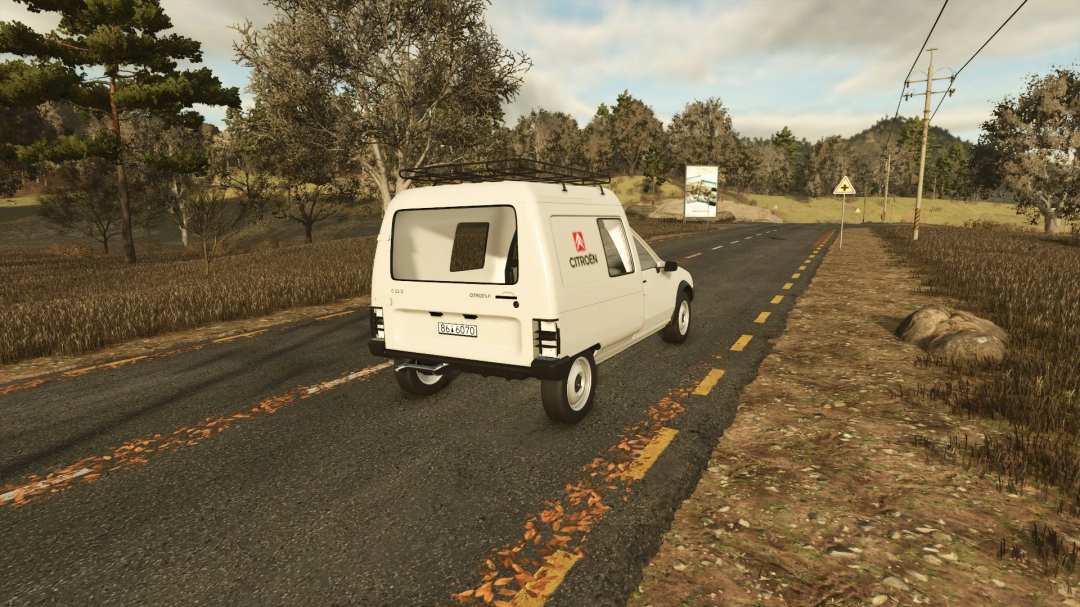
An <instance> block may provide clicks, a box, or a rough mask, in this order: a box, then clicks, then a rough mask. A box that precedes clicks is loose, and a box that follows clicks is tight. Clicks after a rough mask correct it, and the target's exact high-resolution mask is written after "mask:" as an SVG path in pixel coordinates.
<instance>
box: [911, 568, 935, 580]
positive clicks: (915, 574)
mask: <svg viewBox="0 0 1080 607" xmlns="http://www.w3.org/2000/svg"><path fill="white" fill-rule="evenodd" d="M907 573H908V575H910V576H911V577H913V578H915V579H917V580H919V581H920V582H929V581H930V578H928V577H926V575H924V574H922V573H919V572H918V571H912V570H911V569H908V571H907Z"/></svg>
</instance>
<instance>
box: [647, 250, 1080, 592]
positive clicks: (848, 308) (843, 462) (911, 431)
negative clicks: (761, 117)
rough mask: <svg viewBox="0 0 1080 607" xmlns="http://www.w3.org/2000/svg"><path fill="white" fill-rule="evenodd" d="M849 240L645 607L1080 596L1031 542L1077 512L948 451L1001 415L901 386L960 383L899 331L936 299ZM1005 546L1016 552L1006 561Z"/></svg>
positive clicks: (759, 388)
mask: <svg viewBox="0 0 1080 607" xmlns="http://www.w3.org/2000/svg"><path fill="white" fill-rule="evenodd" d="M845 236H846V238H845V241H844V249H843V251H842V252H839V251H837V247H836V245H835V244H834V245H833V246H832V247H831V248H830V251H829V253H828V255H827V256H826V257H825V259H824V261H823V264H822V266H821V268H820V269H819V271H818V272H817V275H816V276H815V278H814V280H813V282H812V283H811V285H810V287H809V288H808V289H807V291H806V293H805V294H803V295H802V296H801V297H800V298H799V299H798V301H797V303H796V305H795V308H794V309H793V310H792V312H791V314H790V316H789V318H788V323H787V328H786V330H785V332H784V334H783V335H782V336H781V337H780V338H779V339H777V340H776V342H775V344H774V346H773V349H772V351H771V353H770V354H769V355H768V357H767V358H766V359H765V360H764V361H763V362H762V364H761V367H760V370H759V373H758V377H757V379H755V381H754V382H753V383H752V384H750V385H749V386H748V387H747V388H746V391H745V392H744V393H743V396H742V398H741V401H740V405H739V413H738V415H737V417H736V419H735V422H734V423H733V424H732V426H731V427H730V428H729V429H728V430H727V431H726V432H725V434H724V436H723V437H722V438H721V439H720V441H719V443H718V444H717V446H716V449H715V450H714V451H713V453H712V456H711V459H710V462H709V468H708V470H707V471H706V472H705V474H704V476H703V477H702V479H701V480H700V481H699V483H698V486H697V488H696V490H695V492H694V494H693V496H692V497H691V498H690V499H688V500H686V501H685V502H684V503H683V506H682V508H681V509H680V510H679V511H678V512H677V513H676V516H675V519H674V521H673V523H672V526H671V529H670V530H669V532H668V533H667V534H665V536H664V541H663V544H662V546H661V548H660V550H659V551H658V552H657V554H656V555H655V556H654V557H653V559H652V561H651V563H650V564H649V565H648V566H647V567H646V568H645V570H644V572H643V578H642V581H641V584H640V586H639V589H638V592H637V593H635V594H634V596H633V597H632V598H631V600H630V601H629V605H631V606H634V607H642V606H646V605H652V606H655V607H661V606H668V605H671V606H675V605H680V606H684V605H768V604H775V605H782V604H787V605H805V604H822V603H831V602H836V603H843V604H871V605H882V604H897V603H900V604H913V603H914V604H920V603H934V604H939V603H941V602H953V603H956V604H962V605H985V604H995V603H1003V604H1008V603H1014V604H1015V603H1018V602H1022V601H1027V602H1036V603H1037V602H1039V601H1045V602H1046V604H1063V602H1064V604H1069V605H1076V606H1080V597H1076V596H1073V597H1071V598H1070V597H1069V594H1070V592H1071V591H1070V590H1068V589H1066V587H1065V585H1064V580H1065V579H1066V576H1065V572H1064V571H1061V574H1062V575H1061V576H1060V577H1057V578H1055V577H1054V576H1055V572H1054V569H1055V567H1054V562H1053V559H1052V558H1051V559H1050V562H1049V564H1047V563H1046V562H1044V561H1041V560H1039V559H1038V558H1036V555H1035V552H1036V548H1035V546H1033V545H1032V541H1031V538H1032V534H1031V528H1032V524H1033V523H1034V522H1038V523H1039V524H1040V525H1045V524H1047V523H1049V525H1050V526H1051V527H1053V528H1054V529H1056V530H1058V531H1064V532H1066V533H1069V534H1073V535H1076V534H1075V531H1074V528H1075V526H1076V525H1075V521H1073V520H1071V519H1068V518H1066V517H1063V516H1061V515H1058V514H1057V513H1056V505H1057V502H1056V500H1054V499H1053V498H1048V497H1047V496H1045V495H1042V494H1041V493H1038V492H1036V491H1035V490H1034V489H1030V488H1029V489H1028V490H1027V491H1024V492H1021V493H1019V494H1010V493H1007V492H1006V491H1001V490H999V488H998V485H997V480H996V479H995V478H991V477H989V476H985V477H984V476H983V475H981V474H980V470H979V469H978V468H975V467H972V468H971V469H965V467H964V466H963V465H962V457H961V458H959V459H960V461H957V460H958V458H957V453H958V452H962V451H963V450H962V449H954V450H953V451H952V452H951V455H950V452H949V451H948V450H947V449H945V448H944V447H943V446H946V445H948V444H949V439H950V438H957V437H958V438H959V440H960V441H961V446H962V444H963V441H964V440H965V437H966V439H967V441H968V442H969V443H975V442H980V443H981V442H982V441H983V439H984V436H986V435H987V434H989V435H993V436H996V435H998V434H999V432H1000V430H1001V429H1002V427H1000V426H998V425H995V424H994V423H993V422H988V421H985V420H969V419H965V418H962V417H959V416H954V415H952V414H951V413H950V412H949V411H948V409H947V408H946V407H945V406H944V405H941V404H936V403H935V404H928V403H926V402H925V401H924V400H921V399H920V400H918V401H915V402H914V404H913V401H914V399H911V398H901V396H900V391H901V389H903V390H905V391H907V392H909V393H910V392H913V391H916V390H917V389H918V388H919V387H920V386H926V387H929V386H932V385H933V384H934V382H935V381H936V380H940V379H943V378H944V377H945V373H946V372H945V370H943V369H941V368H939V367H929V368H927V367H925V366H922V365H916V364H914V362H915V359H916V357H917V356H918V355H919V354H921V351H920V350H918V349H917V348H915V347H914V346H911V345H908V344H905V343H902V342H900V341H899V340H897V339H896V338H895V337H894V336H893V335H892V330H893V329H894V328H895V327H896V325H897V324H898V323H899V321H900V320H901V319H902V318H903V317H904V316H906V315H907V314H909V313H910V312H911V311H913V310H914V309H916V308H918V307H919V306H922V305H926V304H929V303H936V301H935V300H934V299H933V298H931V297H928V296H925V295H922V294H919V293H918V291H917V287H918V284H917V282H916V281H915V280H914V279H912V278H911V277H910V273H909V271H908V270H907V269H906V268H902V267H897V266H896V265H895V264H894V263H893V262H892V261H891V260H890V259H889V258H888V256H887V255H886V253H885V251H884V249H883V248H882V247H881V245H880V244H879V242H878V241H877V239H876V238H875V237H874V236H872V234H871V233H870V232H869V230H851V231H849V232H848V233H847V234H845ZM927 444H931V445H934V448H933V449H928V448H927V447H926V445H927ZM1003 540H1004V541H1005V542H1006V545H1007V551H1006V552H1009V553H1010V554H1005V555H1004V556H1003V557H1000V558H999V548H1000V546H1001V543H1002V541H1003ZM1014 547H1015V550H1014V549H1013V548H1014ZM1011 554H1012V555H1017V556H1021V555H1023V558H1013V557H1012V556H1011ZM1048 569H1049V572H1048Z"/></svg>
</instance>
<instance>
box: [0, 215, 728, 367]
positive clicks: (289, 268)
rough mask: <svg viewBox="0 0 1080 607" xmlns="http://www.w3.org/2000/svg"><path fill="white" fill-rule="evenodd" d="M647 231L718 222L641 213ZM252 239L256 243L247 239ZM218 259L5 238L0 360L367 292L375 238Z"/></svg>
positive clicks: (0, 252)
mask: <svg viewBox="0 0 1080 607" xmlns="http://www.w3.org/2000/svg"><path fill="white" fill-rule="evenodd" d="M631 225H632V226H633V227H634V229H636V230H637V231H638V233H639V234H641V235H642V237H643V238H645V239H655V238H658V237H662V236H667V235H671V234H684V233H691V232H701V231H707V230H713V229H716V226H715V225H706V224H695V223H688V224H684V223H682V222H675V221H662V220H634V221H632V222H631ZM239 246H242V247H248V246H250V245H239ZM258 249H259V250H255V251H251V252H244V249H243V248H240V249H235V250H234V251H233V254H230V255H227V256H225V257H221V258H218V259H216V260H215V261H214V262H213V273H212V275H211V276H210V278H209V279H208V278H207V277H206V276H205V275H204V272H205V270H204V267H203V265H202V261H201V260H200V259H198V258H197V253H198V251H195V250H194V249H192V250H191V251H184V250H183V249H180V248H178V247H164V246H161V245H156V244H153V243H151V244H150V245H147V246H143V247H141V251H140V253H139V260H140V261H139V263H138V264H137V265H135V266H129V265H127V264H126V263H125V262H124V260H123V256H121V255H119V254H113V255H109V256H105V255H102V254H101V253H100V249H99V248H98V247H95V246H89V245H67V246H62V245H52V246H48V247H10V246H9V247H0V364H10V363H14V362H17V361H21V360H26V359H29V358H35V357H40V356H55V355H74V354H82V353H86V352H91V351H94V350H98V349H100V348H104V347H106V346H110V345H114V344H118V343H121V342H124V341H128V340H132V339H139V338H147V337H152V336H155V335H160V334H163V333H168V332H172V331H183V330H189V329H194V328H196V327H201V326H205V325H208V324H212V323H219V322H224V321H231V320H238V319H244V318H253V317H257V316H263V315H266V314H270V313H273V312H276V311H278V310H285V309H288V308H293V307H297V306H309V305H319V304H325V303H330V302H334V301H338V300H341V299H347V298H354V297H360V296H363V295H368V294H369V293H370V291H371V266H372V261H373V257H374V254H375V239H374V238H344V239H339V240H330V241H325V242H316V243H314V244H312V245H298V246H281V243H277V242H265V243H260V245H259V246H258Z"/></svg>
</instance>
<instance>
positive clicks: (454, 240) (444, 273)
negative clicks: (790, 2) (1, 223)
mask: <svg viewBox="0 0 1080 607" xmlns="http://www.w3.org/2000/svg"><path fill="white" fill-rule="evenodd" d="M516 233H517V216H516V214H515V213H514V208H513V207H511V206H508V205H492V206H476V207H450V208H438V209H407V210H402V211H398V212H397V213H395V214H394V223H393V231H392V235H391V238H392V242H391V246H390V275H391V277H392V278H393V279H394V280H408V281H420V282H454V283H465V284H516V283H517V279H518V269H517V251H516V247H517V241H516V240H515V235H516Z"/></svg>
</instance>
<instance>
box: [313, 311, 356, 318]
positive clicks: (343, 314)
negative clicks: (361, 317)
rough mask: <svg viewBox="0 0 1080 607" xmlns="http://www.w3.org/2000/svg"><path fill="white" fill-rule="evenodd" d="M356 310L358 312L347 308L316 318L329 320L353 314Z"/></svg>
mask: <svg viewBox="0 0 1080 607" xmlns="http://www.w3.org/2000/svg"><path fill="white" fill-rule="evenodd" d="M354 312H356V310H345V311H344V312H338V313H337V314H329V315H327V316H320V317H318V318H316V319H315V320H329V319H331V318H337V317H339V316H348V315H349V314H353V313H354Z"/></svg>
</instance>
